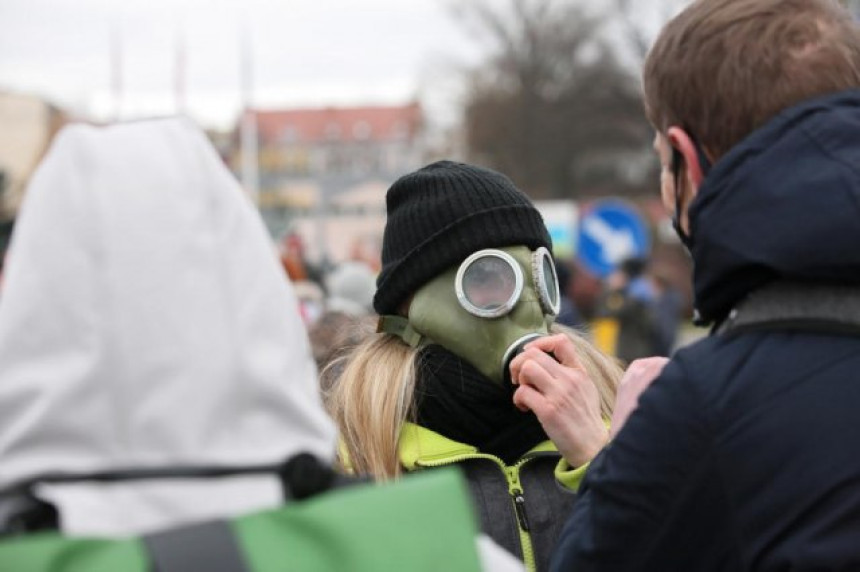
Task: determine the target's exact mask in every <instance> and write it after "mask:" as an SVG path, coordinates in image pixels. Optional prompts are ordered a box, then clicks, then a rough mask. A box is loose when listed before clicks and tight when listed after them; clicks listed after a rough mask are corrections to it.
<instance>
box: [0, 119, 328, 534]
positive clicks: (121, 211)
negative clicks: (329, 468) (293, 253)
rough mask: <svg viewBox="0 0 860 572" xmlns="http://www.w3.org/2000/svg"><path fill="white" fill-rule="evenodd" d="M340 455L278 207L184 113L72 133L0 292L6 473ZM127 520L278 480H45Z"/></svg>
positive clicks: (53, 491)
mask: <svg viewBox="0 0 860 572" xmlns="http://www.w3.org/2000/svg"><path fill="white" fill-rule="evenodd" d="M301 451H308V452H310V453H313V454H315V455H317V456H318V457H320V458H322V459H325V460H331V458H332V456H333V452H334V427H333V425H332V423H331V422H330V420H329V419H328V417H327V416H326V415H325V413H324V411H323V408H322V406H321V403H320V399H319V396H318V386H317V378H316V370H315V366H314V362H313V360H312V357H311V351H310V346H309V343H308V340H307V335H306V332H305V329H304V327H303V325H302V321H301V318H300V316H299V313H298V306H297V301H296V297H295V295H294V294H293V291H292V289H291V286H290V285H289V283H288V281H287V279H286V276H285V274H284V272H283V270H282V269H281V268H280V267H279V265H278V262H277V260H276V254H275V251H274V249H273V247H272V245H271V242H270V241H269V239H268V236H267V234H266V231H265V229H264V227H263V224H262V221H261V220H260V217H259V216H258V214H257V213H256V212H255V210H254V208H253V206H252V205H251V204H250V203H249V201H248V200H247V198H246V197H245V196H244V194H243V193H242V191H241V189H240V187H239V185H238V184H237V183H236V182H235V180H234V179H233V177H232V176H231V175H230V173H229V172H228V171H227V169H226V168H225V167H224V165H223V164H222V162H221V160H220V159H219V157H218V155H217V154H216V153H215V151H214V149H213V148H212V147H211V145H210V144H209V142H208V141H207V140H206V139H205V137H204V136H203V134H202V133H201V132H200V131H199V130H198V129H197V128H196V127H194V126H193V125H192V124H191V123H190V122H188V121H186V120H179V119H173V120H159V121H148V122H140V123H132V124H126V125H119V126H115V127H109V128H101V129H97V128H92V127H85V126H73V127H69V128H66V129H64V130H63V131H62V132H61V133H60V134H59V135H58V137H57V139H56V141H55V142H54V144H53V146H52V148H51V150H50V152H49V153H48V155H47V157H46V158H45V160H44V161H43V163H42V164H41V166H40V167H39V169H38V170H37V172H36V174H35V175H34V177H33V180H32V183H31V184H30V187H29V190H28V192H27V197H26V200H25V202H24V205H23V207H22V209H21V212H20V215H19V218H18V221H17V225H16V229H15V234H14V237H13V241H12V246H11V249H10V254H9V259H8V265H7V266H6V275H5V282H4V286H3V291H2V297H0V487H2V486H4V485H8V484H9V483H10V482H13V481H16V480H19V479H22V478H27V477H31V476H34V475H38V474H40V473H44V472H48V471H69V472H86V471H93V470H101V469H112V468H126V467H164V466H175V465H189V464H192V465H193V464H230V465H234V464H258V463H266V462H275V461H279V460H284V459H285V458H287V457H290V456H291V455H293V454H294V453H297V452H301ZM43 492H44V494H45V496H48V497H50V498H52V499H55V500H57V502H58V503H59V504H60V507H61V515H62V520H63V529H64V530H65V531H66V532H73V533H79V534H110V535H121V534H128V533H139V532H144V531H148V530H153V529H157V528H160V527H163V526H166V525H171V524H178V523H182V522H186V521H190V520H196V519H200V518H205V517H212V516H219V515H225V514H235V513H238V512H243V511H247V510H250V509H254V508H258V507H263V506H271V505H274V504H276V503H277V502H278V500H279V493H278V489H277V485H276V481H275V479H274V478H268V477H261V478H243V479H224V480H222V481H193V482H188V481H186V482H158V483H146V484H128V483H126V484H114V485H109V486H97V485H86V486H81V485H75V486H70V485H67V486H63V487H60V486H53V487H44V490H43Z"/></svg>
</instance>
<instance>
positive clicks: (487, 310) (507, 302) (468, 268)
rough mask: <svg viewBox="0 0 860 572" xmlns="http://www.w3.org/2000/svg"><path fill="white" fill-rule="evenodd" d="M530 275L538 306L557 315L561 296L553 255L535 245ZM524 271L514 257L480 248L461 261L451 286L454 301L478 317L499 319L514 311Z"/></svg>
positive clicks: (545, 311) (499, 251)
mask: <svg viewBox="0 0 860 572" xmlns="http://www.w3.org/2000/svg"><path fill="white" fill-rule="evenodd" d="M531 266H532V277H533V278H534V281H535V284H534V286H535V291H536V292H537V294H538V300H539V301H540V305H541V309H542V310H543V311H544V313H546V314H549V315H551V316H556V315H558V311H559V306H560V303H561V297H560V293H559V287H558V275H557V274H556V271H555V264H553V261H552V255H550V253H549V251H548V250H547V249H546V248H544V247H540V248H538V249H537V250H536V251H535V252H534V253H532V257H531ZM523 283H524V278H523V270H522V268H521V267H520V265H519V263H518V262H517V261H516V260H514V258H513V257H512V256H511V255H510V254H508V253H506V252H504V251H502V250H496V249H492V248H488V249H485V250H480V251H478V252H475V253H474V254H472V255H471V256H469V257H468V258H467V259H466V260H464V261H463V263H462V264H460V267H459V269H458V270H457V276H456V279H455V282H454V287H455V289H456V292H457V300H458V301H459V302H460V305H461V306H462V307H463V308H464V309H465V310H466V311H467V312H469V313H470V314H472V315H474V316H478V317H479V318H498V317H501V316H504V315H506V314H508V313H510V312H511V310H513V308H514V306H516V304H517V302H518V301H519V299H520V296H521V295H522V292H523Z"/></svg>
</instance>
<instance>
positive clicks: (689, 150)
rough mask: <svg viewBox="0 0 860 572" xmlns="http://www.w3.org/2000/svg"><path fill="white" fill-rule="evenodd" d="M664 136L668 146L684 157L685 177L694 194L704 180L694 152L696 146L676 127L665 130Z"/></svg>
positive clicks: (696, 153) (697, 157)
mask: <svg viewBox="0 0 860 572" xmlns="http://www.w3.org/2000/svg"><path fill="white" fill-rule="evenodd" d="M666 136H667V137H668V139H669V145H671V146H672V147H673V148H675V149H677V150H678V152H679V153H681V156H682V157H684V164H685V165H686V166H687V176H688V177H689V178H690V181H691V182H692V183H693V189H694V192H695V190H698V188H699V187H701V186H702V181H704V180H705V175H704V172H703V171H702V165H701V164H700V163H699V153H698V152H697V151H696V144H695V143H694V142H693V139H692V138H691V137H690V136H689V135H688V134H687V132H686V131H684V130H683V129H681V128H680V127H677V126H674V127H670V128H669V129H667V130H666Z"/></svg>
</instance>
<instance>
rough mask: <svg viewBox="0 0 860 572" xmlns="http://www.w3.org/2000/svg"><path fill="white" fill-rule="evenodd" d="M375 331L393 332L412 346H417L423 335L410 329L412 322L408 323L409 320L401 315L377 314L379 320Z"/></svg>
mask: <svg viewBox="0 0 860 572" xmlns="http://www.w3.org/2000/svg"><path fill="white" fill-rule="evenodd" d="M376 331H377V332H385V333H386V334H393V335H395V336H397V337H399V338H400V339H402V340H403V341H404V342H406V343H407V344H409V345H410V346H412V347H413V348H417V347H418V344H420V343H421V340H422V338H423V337H424V336H422V335H421V334H419V333H418V332H416V331H415V330H414V329H412V324H410V323H409V320H408V319H406V318H404V317H403V316H392V315H387V316H379V322H377V324H376Z"/></svg>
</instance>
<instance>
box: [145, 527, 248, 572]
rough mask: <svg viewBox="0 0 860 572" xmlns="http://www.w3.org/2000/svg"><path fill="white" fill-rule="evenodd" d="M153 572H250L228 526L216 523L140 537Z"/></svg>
mask: <svg viewBox="0 0 860 572" xmlns="http://www.w3.org/2000/svg"><path fill="white" fill-rule="evenodd" d="M143 544H144V546H145V547H146V549H147V551H148V552H149V556H150V561H151V563H152V572H189V571H191V570H206V572H249V570H250V568H248V565H247V564H246V562H245V557H244V556H243V555H242V550H241V548H240V547H239V543H238V541H237V540H236V537H235V535H234V534H233V529H232V528H231V527H230V525H229V524H228V523H227V522H225V521H223V520H217V521H213V522H206V523H203V524H195V525H192V526H185V527H181V528H173V529H170V530H166V531H164V532H158V533H156V534H149V535H146V536H144V537H143Z"/></svg>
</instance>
